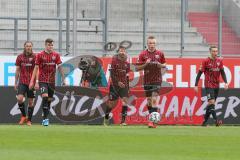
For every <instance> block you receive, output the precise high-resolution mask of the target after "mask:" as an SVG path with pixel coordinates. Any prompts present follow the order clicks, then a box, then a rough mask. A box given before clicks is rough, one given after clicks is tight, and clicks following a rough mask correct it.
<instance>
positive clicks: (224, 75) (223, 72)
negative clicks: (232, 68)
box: [220, 69, 228, 89]
mask: <svg viewBox="0 0 240 160" xmlns="http://www.w3.org/2000/svg"><path fill="white" fill-rule="evenodd" d="M220 72H221V76H222V79H223V81H224V83H225V84H224V89H228V83H227V76H226V74H225V71H224V69H221V70H220Z"/></svg>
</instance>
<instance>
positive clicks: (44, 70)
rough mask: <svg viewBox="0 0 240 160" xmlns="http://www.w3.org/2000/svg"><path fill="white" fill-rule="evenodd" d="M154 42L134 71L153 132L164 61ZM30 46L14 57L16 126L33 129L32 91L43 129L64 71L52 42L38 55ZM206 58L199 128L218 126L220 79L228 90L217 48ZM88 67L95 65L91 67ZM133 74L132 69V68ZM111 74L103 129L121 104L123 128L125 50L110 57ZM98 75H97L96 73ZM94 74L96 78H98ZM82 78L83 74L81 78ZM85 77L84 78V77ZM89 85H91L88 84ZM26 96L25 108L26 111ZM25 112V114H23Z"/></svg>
mask: <svg viewBox="0 0 240 160" xmlns="http://www.w3.org/2000/svg"><path fill="white" fill-rule="evenodd" d="M156 43H157V40H156V38H155V37H154V36H149V37H148V38H147V49H146V50H143V51H141V52H140V53H139V56H138V62H137V64H135V65H134V70H135V71H143V72H144V76H143V88H144V93H145V97H146V99H147V104H146V108H147V110H148V112H149V118H148V123H147V126H148V127H149V128H156V127H157V124H158V123H159V121H160V120H161V117H160V114H159V112H158V108H157V101H158V98H159V96H160V94H159V92H160V90H161V85H162V72H161V71H162V69H166V64H167V62H166V59H165V56H164V53H163V52H162V51H161V50H158V49H156ZM32 48H33V43H32V42H31V41H26V42H25V43H24V51H23V53H22V54H20V55H18V56H17V59H16V63H15V64H16V72H15V84H14V89H15V90H16V93H17V102H18V106H19V110H20V111H21V117H20V121H19V122H18V124H19V125H23V124H27V125H28V126H31V125H32V115H33V111H34V98H35V90H39V91H40V95H41V97H42V103H41V108H42V125H43V126H49V118H48V117H49V112H50V106H51V102H52V100H53V96H54V91H55V76H56V72H57V70H58V71H59V73H60V75H61V79H62V85H66V82H65V77H64V71H63V68H62V66H61V64H62V61H61V59H60V55H59V53H57V52H55V51H54V41H53V40H52V39H51V38H48V39H46V40H45V49H44V50H43V51H41V52H40V53H38V54H35V53H33V51H32ZM209 52H210V54H209V57H207V58H205V59H204V60H203V61H202V63H201V65H200V68H199V71H198V74H197V76H196V80H195V87H194V88H193V89H194V90H195V92H198V89H199V87H198V82H199V80H200V77H201V75H202V73H203V74H204V76H205V79H204V86H205V91H206V95H207V100H208V104H207V107H206V111H205V114H204V119H203V122H202V126H207V125H208V123H207V122H208V119H209V117H210V116H211V115H212V117H213V119H214V122H215V125H216V126H220V125H221V124H222V121H221V120H220V119H219V118H218V117H217V115H216V112H215V101H216V99H217V97H218V92H219V84H220V77H222V79H223V81H224V83H225V85H224V88H225V89H228V82H227V78H226V74H225V72H224V67H223V60H222V59H221V58H219V57H218V48H217V47H216V46H210V48H209ZM91 65H96V63H93V64H91ZM131 70H132V68H131ZM109 71H110V79H111V80H110V86H109V94H108V100H107V101H106V106H107V107H106V110H105V116H104V121H103V125H109V124H110V119H111V117H112V116H111V111H112V109H114V107H116V105H117V103H118V101H119V100H120V101H121V105H122V110H121V122H120V125H122V126H125V125H127V123H126V117H127V111H128V105H129V90H130V89H129V72H130V63H129V62H128V56H127V50H126V48H125V47H124V46H119V48H118V50H117V53H116V54H115V55H114V56H113V57H112V61H111V67H110V69H109ZM97 74H100V73H97ZM97 74H96V75H97ZM84 75H85V74H84ZM87 75H88V74H87V73H86V75H85V76H86V77H87ZM98 82H99V83H100V80H96V81H94V83H92V85H90V86H88V87H94V88H97V86H98ZM90 84H91V83H90ZM25 96H26V97H27V100H28V102H27V104H28V106H27V107H25V102H24V99H25ZM26 111H27V112H26Z"/></svg>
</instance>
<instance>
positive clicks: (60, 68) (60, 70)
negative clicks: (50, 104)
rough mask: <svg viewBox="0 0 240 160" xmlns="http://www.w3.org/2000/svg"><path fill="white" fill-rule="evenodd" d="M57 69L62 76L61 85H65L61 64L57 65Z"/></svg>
mask: <svg viewBox="0 0 240 160" xmlns="http://www.w3.org/2000/svg"><path fill="white" fill-rule="evenodd" d="M58 71H59V72H60V74H61V77H62V85H66V82H65V76H64V72H63V69H62V66H61V65H58Z"/></svg>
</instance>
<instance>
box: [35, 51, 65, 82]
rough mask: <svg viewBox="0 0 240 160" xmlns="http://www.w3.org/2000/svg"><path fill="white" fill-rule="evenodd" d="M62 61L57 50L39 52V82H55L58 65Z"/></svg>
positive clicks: (37, 59)
mask: <svg viewBox="0 0 240 160" xmlns="http://www.w3.org/2000/svg"><path fill="white" fill-rule="evenodd" d="M61 63H62V61H61V59H60V55H59V54H58V53H57V52H51V53H47V52H45V51H42V52H40V53H39V54H37V57H36V62H35V64H36V65H38V66H39V82H45V83H55V74H56V67H57V65H59V64H61Z"/></svg>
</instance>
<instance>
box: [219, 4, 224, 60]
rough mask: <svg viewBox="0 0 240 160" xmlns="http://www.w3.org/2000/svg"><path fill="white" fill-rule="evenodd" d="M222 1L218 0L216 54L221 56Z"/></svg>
mask: <svg viewBox="0 0 240 160" xmlns="http://www.w3.org/2000/svg"><path fill="white" fill-rule="evenodd" d="M222 12H223V11H222V0H218V54H219V56H220V57H221V56H222V20H223V19H222Z"/></svg>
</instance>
